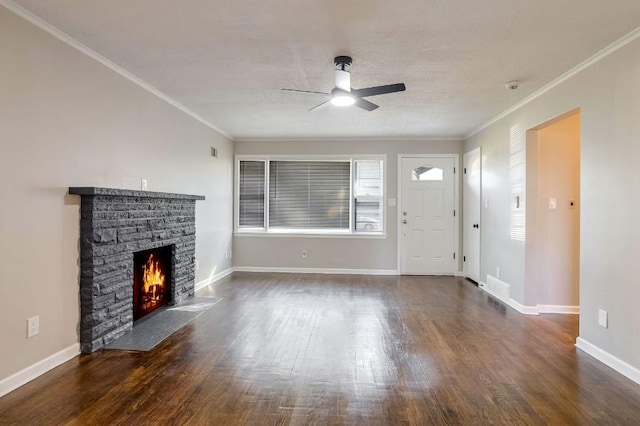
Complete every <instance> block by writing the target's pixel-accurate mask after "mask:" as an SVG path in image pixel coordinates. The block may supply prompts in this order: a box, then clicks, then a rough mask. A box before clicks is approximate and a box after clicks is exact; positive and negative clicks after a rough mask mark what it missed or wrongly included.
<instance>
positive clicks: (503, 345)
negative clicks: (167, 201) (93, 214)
mask: <svg viewBox="0 0 640 426" xmlns="http://www.w3.org/2000/svg"><path fill="white" fill-rule="evenodd" d="M199 295H212V296H219V297H223V300H222V301H221V302H220V303H218V304H217V305H216V306H214V307H213V308H212V309H210V310H208V311H207V312H205V313H204V314H202V315H201V316H200V317H198V318H197V319H196V320H195V321H194V322H192V323H191V324H189V325H188V326H186V327H185V328H183V329H182V330H180V331H178V332H176V333H175V334H174V335H172V336H171V337H170V338H168V339H167V340H165V341H164V342H163V343H161V344H160V345H159V346H157V347H156V348H155V349H154V350H152V351H149V352H145V353H136V352H126V351H108V350H103V351H99V352H97V353H94V354H91V355H83V356H80V357H77V358H75V359H73V360H71V361H69V362H67V363H65V364H63V365H61V366H59V367H58V368H56V369H54V370H52V371H50V372H49V373H47V374H45V375H43V376H41V377H39V378H38V379H36V380H34V381H32V382H30V383H28V384H27V385H25V386H23V387H22V388H20V389H17V390H16V391H14V392H12V393H10V394H8V395H6V396H5V397H3V398H1V399H0V424H18V425H31V424H33V425H65V424H68V425H94V424H95V425H97V424H101V425H102V424H109V425H120V424H122V425H145V424H149V425H156V424H180V425H181V424H186V425H245V424H246V425H288V424H291V425H314V424H317V425H325V424H326V425H340V424H348V425H351V424H362V425H441V424H442V425H467V424H469V425H484V424H509V425H512V424H522V425H544V424H549V425H573V424H588V425H591V424H593V425H604V424H629V425H637V424H640V386H638V385H637V384H634V383H633V382H631V381H630V380H628V379H626V378H624V377H623V376H621V375H620V374H618V373H616V372H615V371H613V370H611V369H610V368H608V367H606V366H604V365H603V364H601V363H599V362H598V361H596V360H594V359H593V358H591V357H590V356H588V355H586V354H585V353H582V352H581V351H579V350H577V349H576V348H575V347H574V343H575V338H576V336H577V333H578V317H577V316H574V315H544V316H539V317H533V316H524V315H521V314H519V313H517V312H515V311H513V310H511V309H510V308H506V307H505V306H503V305H502V304H501V303H499V302H497V301H496V300H495V299H492V298H490V297H488V296H487V295H486V294H484V293H482V292H481V291H480V290H479V289H478V288H477V287H475V286H474V285H473V284H472V283H470V282H468V281H465V280H463V279H460V278H450V277H381V276H345V275H343V276H340V275H302V274H253V273H235V274H233V275H232V276H231V277H228V278H226V279H225V280H223V281H221V282H219V283H217V284H216V285H213V286H210V287H209V288H207V289H205V290H204V291H201V292H200V293H199Z"/></svg>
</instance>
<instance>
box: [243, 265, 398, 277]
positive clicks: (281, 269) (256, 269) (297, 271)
mask: <svg viewBox="0 0 640 426" xmlns="http://www.w3.org/2000/svg"><path fill="white" fill-rule="evenodd" d="M233 272H281V273H290V274H335V275H399V273H398V271H396V270H394V269H341V268H289V267H278V266H236V267H234V268H233Z"/></svg>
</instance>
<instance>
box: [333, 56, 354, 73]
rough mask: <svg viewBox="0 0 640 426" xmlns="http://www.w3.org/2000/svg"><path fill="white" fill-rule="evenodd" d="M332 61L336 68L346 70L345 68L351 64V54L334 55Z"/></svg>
mask: <svg viewBox="0 0 640 426" xmlns="http://www.w3.org/2000/svg"><path fill="white" fill-rule="evenodd" d="M333 63H334V64H336V68H340V69H341V70H343V71H346V69H345V68H348V67H350V66H351V56H336V57H335V59H334V60H333Z"/></svg>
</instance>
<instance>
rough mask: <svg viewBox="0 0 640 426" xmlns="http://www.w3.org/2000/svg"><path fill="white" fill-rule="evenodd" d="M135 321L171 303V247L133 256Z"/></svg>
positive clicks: (142, 252)
mask: <svg viewBox="0 0 640 426" xmlns="http://www.w3.org/2000/svg"><path fill="white" fill-rule="evenodd" d="M133 267H134V274H133V319H134V321H135V320H137V319H140V318H142V317H143V316H145V315H147V314H149V313H151V312H153V311H154V310H156V309H158V308H159V307H161V306H164V305H166V304H167V303H169V302H170V301H171V300H170V294H171V291H170V290H171V289H170V285H171V246H166V247H160V248H157V249H152V250H145V251H140V252H137V253H134V254H133Z"/></svg>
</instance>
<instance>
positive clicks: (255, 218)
mask: <svg viewBox="0 0 640 426" xmlns="http://www.w3.org/2000/svg"><path fill="white" fill-rule="evenodd" d="M264 177H265V162H264V161H241V162H240V172H239V185H238V186H239V188H238V193H239V194H238V195H239V201H240V202H239V205H238V226H239V227H241V228H264Z"/></svg>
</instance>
